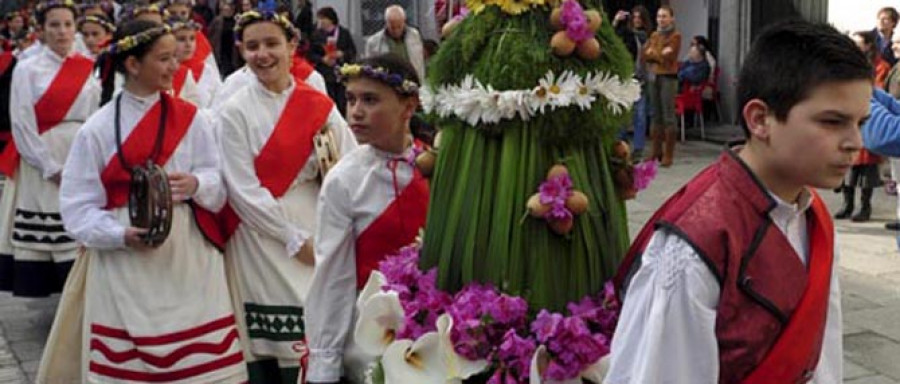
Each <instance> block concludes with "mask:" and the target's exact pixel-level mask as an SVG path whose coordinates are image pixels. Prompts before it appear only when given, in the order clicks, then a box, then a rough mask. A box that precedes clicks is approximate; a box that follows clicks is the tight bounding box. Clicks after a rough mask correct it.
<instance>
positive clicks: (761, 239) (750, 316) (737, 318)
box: [615, 151, 834, 383]
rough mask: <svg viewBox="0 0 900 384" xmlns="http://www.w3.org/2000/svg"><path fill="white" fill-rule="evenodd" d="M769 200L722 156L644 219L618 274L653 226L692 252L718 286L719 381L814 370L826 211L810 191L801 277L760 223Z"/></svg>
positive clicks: (785, 379)
mask: <svg viewBox="0 0 900 384" xmlns="http://www.w3.org/2000/svg"><path fill="white" fill-rule="evenodd" d="M775 206H776V202H775V201H774V200H773V198H772V197H771V196H770V195H769V193H768V192H767V190H766V189H765V188H764V187H763V186H762V184H761V183H760V182H759V181H758V180H757V179H756V178H755V176H754V175H753V174H752V173H751V172H750V171H749V170H748V169H747V168H746V165H745V164H744V163H742V162H741V160H740V159H739V158H738V157H737V155H736V154H735V153H734V152H731V151H726V152H725V153H723V154H722V155H721V157H720V158H719V160H718V161H717V162H716V163H715V164H713V165H711V166H710V167H708V168H706V169H705V170H703V171H702V172H701V173H700V174H699V175H697V176H696V177H695V178H694V179H693V180H692V181H691V182H689V183H688V184H687V185H685V186H684V187H682V189H681V190H680V191H678V192H677V193H676V194H675V195H674V196H672V197H671V198H670V199H669V200H668V201H667V202H666V203H665V204H664V205H663V206H662V207H661V208H660V209H659V210H658V211H657V212H656V214H655V215H654V216H653V218H651V219H650V221H649V222H648V224H647V225H646V226H645V227H644V229H643V230H642V231H641V233H640V234H639V235H638V238H637V239H636V240H635V243H634V244H633V245H632V247H631V249H630V250H629V251H628V254H627V255H626V258H625V261H623V263H622V265H621V266H620V269H619V273H618V275H617V276H616V280H615V284H616V288H617V290H618V292H619V293H620V294H622V295H624V294H625V293H627V292H625V290H624V287H627V282H626V279H627V277H628V275H629V274H630V273H631V272H633V270H636V268H637V267H639V266H640V262H639V259H640V253H641V252H642V251H643V249H644V248H645V247H646V245H647V242H649V240H650V237H651V236H652V234H653V232H654V231H655V230H656V229H658V228H665V229H668V230H669V231H670V232H671V233H674V234H677V235H678V236H679V237H681V238H682V239H684V240H686V241H687V243H688V244H690V245H691V246H692V248H693V249H694V250H695V251H696V252H697V254H698V255H699V256H700V258H701V260H702V261H703V262H704V263H705V264H706V265H707V266H708V267H709V268H710V270H711V271H712V273H713V275H715V277H716V279H717V280H718V282H719V284H720V287H721V291H720V292H721V294H720V298H719V303H718V308H717V318H716V339H717V340H718V349H719V382H720V383H766V382H769V383H776V382H777V383H804V382H807V381H809V379H811V378H812V373H813V372H814V371H815V367H816V365H817V364H818V359H819V355H820V352H821V348H822V339H823V336H824V330H825V320H826V316H827V310H828V298H829V294H830V282H831V274H832V261H833V251H834V239H833V233H834V232H833V231H834V230H833V227H832V223H831V219H830V216H829V214H828V210H827V208H825V205H824V204H823V203H822V200H821V198H819V196H818V195H815V194H814V193H813V206H812V208H811V210H810V211H809V212H808V213H807V224H808V234H809V239H810V257H809V272H807V267H806V266H804V265H803V263H802V262H801V261H800V258H799V257H798V255H797V254H796V252H795V251H794V249H793V248H792V247H791V244H790V243H789V242H788V240H787V238H786V237H785V236H784V234H783V233H782V232H781V231H780V230H779V229H778V227H777V226H775V224H774V223H773V222H772V221H771V219H770V218H769V212H770V211H771V210H772V209H773V208H775Z"/></svg>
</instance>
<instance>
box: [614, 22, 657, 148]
mask: <svg viewBox="0 0 900 384" xmlns="http://www.w3.org/2000/svg"><path fill="white" fill-rule="evenodd" d="M613 28H614V29H615V30H616V34H617V35H619V38H621V39H622V41H623V42H624V43H625V47H626V48H628V52H629V53H631V57H632V59H633V60H634V78H635V79H637V81H640V82H641V98H640V99H638V101H637V102H635V104H634V127H633V130H634V137H633V138H632V140H631V146H632V147H633V150H632V158H633V159H640V158H641V156H642V153H643V152H644V142H645V141H646V136H647V126H648V125H649V123H650V122H649V119H650V116H649V111H648V110H647V104H648V100H647V97H646V96H645V95H647V92H648V91H649V90H648V88H647V63H646V62H645V61H644V51H643V47H644V44H646V43H647V39H648V38H649V37H650V33H651V32H653V21H651V19H650V12H649V11H647V8H646V7H644V6H643V5H638V6H635V7H634V8H632V9H631V13H630V14H629V13H628V12H626V11H619V12H618V13H616V16H615V18H614V19H613Z"/></svg>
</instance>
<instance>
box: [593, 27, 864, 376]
mask: <svg viewBox="0 0 900 384" xmlns="http://www.w3.org/2000/svg"><path fill="white" fill-rule="evenodd" d="M871 79H872V67H871V65H870V64H869V63H868V61H867V60H866V58H865V57H864V56H863V55H862V54H861V53H860V51H859V49H857V48H856V46H855V45H854V44H853V42H852V41H851V40H850V39H849V38H848V37H846V36H844V35H841V34H840V33H839V32H837V31H836V30H835V29H833V28H832V27H830V26H826V25H820V24H810V23H808V22H803V21H793V22H787V23H783V24H779V25H776V26H774V27H772V28H770V29H768V30H767V31H765V32H763V33H762V34H761V35H760V36H759V37H758V38H757V40H756V42H755V43H754V44H753V46H752V48H751V50H750V52H749V54H748V56H747V58H746V60H745V62H744V66H743V69H742V71H741V74H740V81H739V83H738V98H739V103H740V104H739V105H740V106H741V117H742V127H743V129H744V132H745V133H746V135H747V142H746V143H745V144H744V145H742V146H735V147H731V148H728V149H727V150H726V151H725V152H724V153H723V154H722V155H721V156H720V157H719V159H718V160H717V161H716V162H715V163H714V164H712V165H711V166H709V167H708V168H706V169H705V170H704V171H702V172H700V173H699V174H698V175H697V176H695V177H694V178H693V179H692V180H691V181H689V182H688V184H687V185H685V186H684V187H683V188H682V189H681V190H680V191H678V192H677V193H676V194H675V195H674V196H672V197H671V198H670V199H669V200H668V201H667V202H666V203H665V204H663V206H662V207H661V208H660V209H659V210H658V211H657V212H656V214H655V215H654V216H653V217H652V218H651V219H650V221H649V222H648V223H647V225H646V226H645V227H644V229H643V230H642V231H641V233H640V234H639V235H638V237H637V239H636V241H635V243H634V244H633V245H632V247H631V249H630V250H629V253H628V255H627V256H626V259H625V261H624V263H623V264H622V266H621V267H620V270H619V274H618V276H617V277H616V288H617V292H618V294H619V297H620V298H622V299H623V300H624V301H623V307H622V313H621V317H620V320H619V325H618V328H617V329H616V333H615V337H614V339H613V344H612V357H611V366H610V370H609V373H608V375H607V377H606V380H605V383H607V384H622V383H660V382H666V383H691V384H696V383H716V382H718V383H806V382H814V383H840V382H841V378H842V354H843V353H842V352H843V351H842V349H843V346H842V341H841V337H842V336H841V303H840V288H839V286H838V279H837V273H836V269H837V266H838V262H837V258H836V257H835V253H836V252H835V251H836V250H835V245H834V229H833V226H832V222H831V219H830V215H829V213H828V211H827V209H826V207H825V204H824V203H823V201H822V199H821V198H820V197H819V196H818V195H817V194H816V192H815V191H814V190H813V188H829V189H831V188H835V187H837V186H839V185H840V184H841V180H842V178H843V177H844V174H845V173H846V172H847V171H848V170H849V169H850V167H851V165H852V164H853V159H854V157H855V156H856V154H857V153H858V152H859V150H860V149H861V147H862V139H861V137H860V126H861V125H862V124H863V122H864V121H865V120H866V118H867V116H868V114H869V98H870V97H871V95H872V80H871Z"/></svg>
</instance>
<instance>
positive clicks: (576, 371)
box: [531, 298, 609, 380]
mask: <svg viewBox="0 0 900 384" xmlns="http://www.w3.org/2000/svg"><path fill="white" fill-rule="evenodd" d="M592 301H593V300H591V299H590V298H586V299H583V300H582V301H581V302H579V303H577V304H570V310H572V309H573V308H574V309H575V311H578V313H580V314H582V315H585V314H591V313H594V312H595V311H594V308H593V307H594V305H595V303H593V302H592ZM531 330H532V332H533V333H534V335H535V336H536V338H537V340H538V342H540V343H541V344H543V345H544V346H546V347H547V352H548V353H549V354H550V363H549V364H548V365H547V369H546V371H545V372H544V376H545V378H549V379H552V380H567V379H572V378H575V377H578V376H579V375H580V374H581V372H582V371H584V370H585V369H586V368H587V367H588V366H590V365H591V364H593V363H594V362H595V361H597V359H599V358H601V357H603V356H604V355H606V354H607V353H609V343H608V340H609V339H608V338H607V336H606V335H603V334H596V333H594V332H592V330H591V329H590V328H589V326H588V321H585V320H584V319H583V318H582V317H580V316H577V315H573V316H570V317H563V316H562V315H560V314H558V313H549V312H547V311H546V310H542V311H541V312H540V313H538V316H537V318H536V319H535V320H534V322H532V323H531Z"/></svg>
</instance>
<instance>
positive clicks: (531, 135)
mask: <svg viewBox="0 0 900 384" xmlns="http://www.w3.org/2000/svg"><path fill="white" fill-rule="evenodd" d="M581 4H582V5H583V6H584V8H585V9H590V8H593V9H598V10H599V9H600V8H601V5H600V1H596V0H583V1H581ZM549 18H550V9H549V8H548V9H540V10H538V9H535V10H532V11H531V12H528V13H525V14H522V15H519V16H511V15H507V14H504V13H502V12H501V11H500V10H499V8H497V7H488V8H487V9H486V10H485V11H484V12H482V13H480V14H478V15H470V16H469V17H468V18H467V19H466V20H465V21H463V23H462V24H460V25H459V26H458V27H457V28H456V30H454V31H453V33H452V34H451V36H450V37H449V38H448V39H447V40H446V41H445V42H444V43H443V45H442V47H441V49H440V51H439V52H438V54H437V55H436V56H435V57H434V58H433V59H432V61H431V62H430V64H429V78H428V84H429V86H430V87H433V88H434V89H436V88H437V87H439V86H441V85H451V84H459V83H461V82H462V80H463V78H464V77H465V76H466V75H470V74H471V75H474V76H475V78H476V79H478V80H479V81H481V82H482V83H483V84H485V85H491V86H493V88H494V89H496V90H498V91H505V90H521V89H532V88H534V87H535V86H536V85H537V84H538V81H539V80H540V79H541V78H542V77H543V76H544V75H545V74H546V73H547V71H548V70H553V71H554V73H556V74H557V75H559V74H561V73H562V72H563V71H566V70H570V71H572V72H574V73H576V74H578V75H579V76H582V77H584V76H586V75H587V74H589V73H594V72H597V71H606V72H610V73H612V74H616V75H618V76H619V77H620V78H622V79H630V78H631V74H632V71H633V68H632V67H633V65H632V63H631V56H630V55H629V54H628V52H627V50H626V49H625V47H624V45H623V44H622V42H621V41H620V40H619V38H618V37H617V36H616V34H615V32H614V31H613V29H612V28H611V26H610V25H609V23H608V20H604V22H603V24H602V27H601V29H600V31H598V32H597V34H596V37H597V39H598V40H599V41H600V44H601V47H602V50H603V54H602V55H601V57H600V59H598V60H594V61H584V60H581V59H579V58H578V57H577V56H575V55H573V56H571V57H566V58H560V57H557V56H555V55H553V53H552V52H551V48H550V38H551V36H552V35H553V33H554V32H555V31H553V30H552V29H551V27H550V22H549ZM630 115H631V113H630V110H626V111H624V112H622V113H620V114H614V113H613V112H612V111H611V110H610V109H609V108H607V101H606V100H605V99H603V97H598V100H597V101H595V102H594V104H593V108H592V109H590V110H588V111H582V110H581V109H579V108H578V107H574V106H572V107H565V108H558V109H556V110H554V111H549V109H548V110H547V111H546V112H545V113H544V114H541V115H538V116H535V117H534V118H532V119H531V120H529V121H522V120H520V119H515V120H503V121H501V122H499V123H497V124H490V125H482V126H478V127H472V126H469V125H468V124H467V123H465V122H464V121H462V120H459V119H457V118H439V117H437V116H431V118H432V120H433V121H434V122H435V123H436V124H437V125H438V126H439V127H440V129H441V130H442V139H441V146H440V147H439V148H438V150H439V155H438V161H437V166H436V170H435V175H434V178H433V179H432V182H431V202H430V206H429V212H428V220H427V224H426V229H425V238H424V248H423V249H422V253H421V262H420V263H421V265H420V266H421V267H422V268H423V269H428V268H432V267H435V266H437V267H438V284H439V286H440V287H441V288H443V289H445V290H448V291H450V292H455V291H457V290H459V289H460V288H462V287H463V286H464V285H466V284H467V283H469V282H472V281H477V282H483V283H491V284H493V285H494V286H496V287H497V288H499V289H501V290H502V291H504V292H506V293H509V294H513V295H519V296H522V297H524V298H525V299H526V300H528V302H529V305H530V307H531V308H532V309H533V310H535V311H536V310H538V309H541V308H546V309H549V310H553V311H560V312H563V311H564V310H565V305H566V304H567V303H569V302H573V301H577V300H579V299H581V298H582V297H584V296H585V295H589V294H596V293H597V292H599V291H600V290H601V289H602V287H603V284H604V282H606V280H608V279H609V278H610V277H611V276H612V275H613V274H614V273H615V268H616V266H617V265H618V263H619V261H620V260H621V258H622V257H623V255H624V253H625V250H626V249H627V246H628V233H627V220H626V216H625V208H624V204H623V202H622V201H621V200H620V199H619V197H618V196H617V195H616V188H615V185H614V184H613V181H612V170H611V168H610V164H609V149H610V148H611V145H612V144H613V142H614V141H615V137H616V134H617V132H618V131H619V130H620V129H621V128H622V127H624V126H625V125H626V124H629V123H630ZM554 164H564V165H566V167H567V168H568V170H569V174H570V176H571V178H572V182H573V187H574V189H576V190H579V191H582V192H583V193H585V194H586V195H587V196H588V198H589V200H590V208H589V210H588V212H586V213H584V214H582V215H579V216H577V217H576V218H575V227H574V229H573V230H572V232H571V233H569V234H568V235H567V236H560V235H557V234H555V233H553V232H552V231H551V230H550V229H549V228H548V226H547V224H546V222H545V221H544V220H542V219H536V218H533V217H530V216H528V217H526V218H524V219H523V217H525V215H526V212H527V211H526V208H525V204H526V201H527V200H528V198H529V197H530V196H531V195H532V194H534V193H536V192H537V190H538V186H539V185H540V184H541V182H543V181H544V180H545V178H546V174H547V171H548V170H549V169H550V167H551V166H553V165H554Z"/></svg>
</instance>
